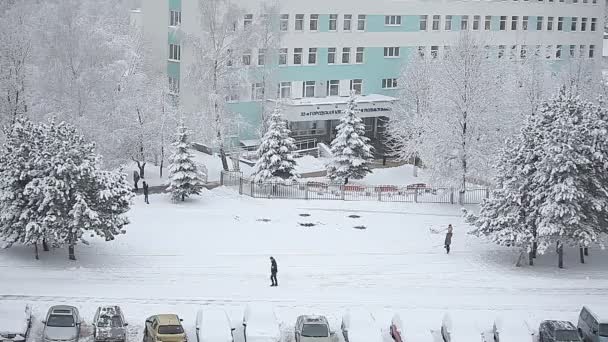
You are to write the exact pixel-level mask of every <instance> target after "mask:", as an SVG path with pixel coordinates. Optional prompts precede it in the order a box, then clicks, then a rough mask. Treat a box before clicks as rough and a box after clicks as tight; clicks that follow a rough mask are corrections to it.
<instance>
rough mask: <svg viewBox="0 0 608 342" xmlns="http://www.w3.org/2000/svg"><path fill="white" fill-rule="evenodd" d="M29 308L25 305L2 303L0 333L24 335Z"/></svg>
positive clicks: (0, 308) (0, 307)
mask: <svg viewBox="0 0 608 342" xmlns="http://www.w3.org/2000/svg"><path fill="white" fill-rule="evenodd" d="M30 312H31V311H30V308H29V307H28V306H27V305H16V304H9V303H2V305H0V317H2V319H0V332H4V333H13V334H14V333H25V332H26V331H27V326H28V320H29V318H30Z"/></svg>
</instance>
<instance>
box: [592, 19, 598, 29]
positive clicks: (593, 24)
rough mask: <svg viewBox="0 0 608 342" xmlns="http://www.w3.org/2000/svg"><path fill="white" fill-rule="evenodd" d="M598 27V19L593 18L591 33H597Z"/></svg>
mask: <svg viewBox="0 0 608 342" xmlns="http://www.w3.org/2000/svg"><path fill="white" fill-rule="evenodd" d="M596 26H597V18H591V31H592V32H595V28H596Z"/></svg>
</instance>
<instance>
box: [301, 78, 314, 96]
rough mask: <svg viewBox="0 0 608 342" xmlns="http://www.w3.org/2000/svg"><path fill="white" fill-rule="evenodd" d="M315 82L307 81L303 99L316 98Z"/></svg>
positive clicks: (303, 89)
mask: <svg viewBox="0 0 608 342" xmlns="http://www.w3.org/2000/svg"><path fill="white" fill-rule="evenodd" d="M315 86H316V82H315V81H305V82H304V87H303V88H302V97H315Z"/></svg>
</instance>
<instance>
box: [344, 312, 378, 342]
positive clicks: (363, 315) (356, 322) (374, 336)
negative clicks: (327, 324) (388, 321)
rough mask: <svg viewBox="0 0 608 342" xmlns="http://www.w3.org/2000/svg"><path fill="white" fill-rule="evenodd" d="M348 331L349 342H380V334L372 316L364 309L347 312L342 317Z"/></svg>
mask: <svg viewBox="0 0 608 342" xmlns="http://www.w3.org/2000/svg"><path fill="white" fill-rule="evenodd" d="M342 323H343V324H344V327H345V328H346V329H347V330H348V340H349V342H360V341H361V342H366V341H367V342H373V341H382V334H381V330H380V327H379V326H378V324H377V322H376V319H375V318H374V316H373V315H372V314H371V313H370V312H369V311H367V310H365V309H352V310H348V311H347V312H345V313H344V316H342Z"/></svg>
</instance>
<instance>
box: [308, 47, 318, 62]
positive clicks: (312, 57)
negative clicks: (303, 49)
mask: <svg viewBox="0 0 608 342" xmlns="http://www.w3.org/2000/svg"><path fill="white" fill-rule="evenodd" d="M308 64H317V48H309V49H308Z"/></svg>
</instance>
